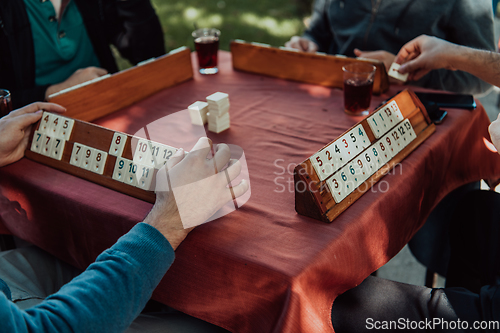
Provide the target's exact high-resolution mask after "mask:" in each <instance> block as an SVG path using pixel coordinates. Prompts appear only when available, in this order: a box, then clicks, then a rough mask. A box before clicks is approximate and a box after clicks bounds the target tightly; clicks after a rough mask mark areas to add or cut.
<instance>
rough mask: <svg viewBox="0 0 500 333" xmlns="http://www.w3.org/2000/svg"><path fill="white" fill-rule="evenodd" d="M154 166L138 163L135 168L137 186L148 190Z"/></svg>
mask: <svg viewBox="0 0 500 333" xmlns="http://www.w3.org/2000/svg"><path fill="white" fill-rule="evenodd" d="M153 172H154V168H151V167H148V166H146V165H139V166H138V168H137V178H138V179H137V187H138V188H141V189H143V190H146V191H149V190H150V188H151V180H152V179H153Z"/></svg>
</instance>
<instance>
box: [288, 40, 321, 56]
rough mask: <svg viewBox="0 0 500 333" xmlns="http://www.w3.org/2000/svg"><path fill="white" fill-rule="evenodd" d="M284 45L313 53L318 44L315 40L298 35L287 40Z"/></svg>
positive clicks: (316, 49)
mask: <svg viewBox="0 0 500 333" xmlns="http://www.w3.org/2000/svg"><path fill="white" fill-rule="evenodd" d="M285 46H286V47H290V48H292V49H297V50H300V51H303V52H310V53H314V52H316V51H318V45H317V44H316V43H315V42H313V41H311V40H309V39H307V38H304V37H299V36H293V37H292V38H291V39H290V40H289V41H288V42H286V43H285Z"/></svg>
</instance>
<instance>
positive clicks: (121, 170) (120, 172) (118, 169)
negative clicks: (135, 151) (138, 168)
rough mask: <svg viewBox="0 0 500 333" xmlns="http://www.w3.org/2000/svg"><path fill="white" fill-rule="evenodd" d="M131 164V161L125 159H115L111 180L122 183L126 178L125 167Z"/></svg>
mask: <svg viewBox="0 0 500 333" xmlns="http://www.w3.org/2000/svg"><path fill="white" fill-rule="evenodd" d="M131 162H132V161H130V160H127V159H126V158H121V157H118V158H117V159H116V163H115V168H114V169H113V176H112V178H113V179H114V180H117V181H119V182H122V183H124V182H125V180H126V179H125V177H126V176H127V167H128V164H129V163H131Z"/></svg>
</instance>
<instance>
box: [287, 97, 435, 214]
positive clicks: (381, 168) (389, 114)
mask: <svg viewBox="0 0 500 333" xmlns="http://www.w3.org/2000/svg"><path fill="white" fill-rule="evenodd" d="M434 131H435V125H434V123H432V122H431V120H430V118H429V115H428V114H427V111H426V110H425V108H424V106H423V104H422V103H421V102H420V100H419V99H418V98H417V97H416V95H415V94H414V93H413V92H412V91H410V90H405V91H403V92H401V93H399V94H398V95H396V96H395V97H394V98H392V99H391V100H390V101H389V102H387V103H386V104H384V105H383V106H381V107H380V108H378V109H377V110H375V112H374V113H372V114H371V115H370V116H368V117H367V118H365V119H363V120H362V121H360V122H359V123H357V124H356V125H354V126H353V127H351V128H350V129H349V130H347V131H346V132H344V133H343V134H342V135H341V136H340V137H339V138H337V139H335V140H334V141H332V142H330V143H328V144H327V145H326V146H324V147H323V148H322V149H320V150H319V151H318V152H316V153H315V154H314V155H313V156H311V157H310V158H308V159H307V160H305V161H304V162H302V163H300V164H299V165H297V166H296V167H295V170H294V182H295V210H296V211H297V212H298V213H299V214H302V215H305V216H309V217H312V218H315V219H317V220H321V221H324V222H332V221H333V220H334V219H335V218H336V217H337V216H339V215H340V214H341V213H342V212H343V211H344V210H346V209H347V208H348V207H349V206H350V205H352V204H353V203H354V202H355V201H356V200H357V199H358V198H359V197H361V195H363V194H364V193H365V192H366V191H368V190H370V188H371V187H372V186H373V185H374V184H376V183H377V182H378V181H379V180H380V179H381V178H382V177H383V176H384V175H385V174H386V173H387V172H389V171H390V170H391V169H392V168H393V167H394V166H395V165H396V164H398V163H400V162H401V161H402V160H403V159H404V158H405V157H406V156H408V155H409V154H410V153H411V152H412V151H413V150H415V149H416V148H417V147H418V146H419V145H420V144H421V143H422V142H423V141H424V140H425V139H427V138H428V137H429V136H430V135H431V134H432V133H434Z"/></svg>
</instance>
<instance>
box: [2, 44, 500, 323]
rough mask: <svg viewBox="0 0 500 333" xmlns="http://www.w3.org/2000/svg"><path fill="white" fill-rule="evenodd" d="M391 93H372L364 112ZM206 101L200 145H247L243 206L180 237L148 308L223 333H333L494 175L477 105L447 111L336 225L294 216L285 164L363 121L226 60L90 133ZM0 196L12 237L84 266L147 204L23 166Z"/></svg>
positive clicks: (326, 93) (329, 98) (9, 173)
mask: <svg viewBox="0 0 500 333" xmlns="http://www.w3.org/2000/svg"><path fill="white" fill-rule="evenodd" d="M193 60H194V58H193ZM193 63H196V62H195V61H193ZM195 70H196V69H195ZM399 90H401V87H391V89H390V90H389V92H388V93H387V94H385V95H382V96H378V97H374V98H373V101H372V108H374V107H376V106H377V105H378V104H379V103H380V102H381V101H382V100H384V99H386V98H388V97H390V96H391V95H393V94H395V93H396V92H397V91H399ZM215 91H223V92H227V93H229V96H230V101H231V110H230V113H231V128H230V130H228V131H225V132H223V133H221V134H213V133H210V137H211V138H212V140H213V141H214V142H228V143H232V144H236V145H239V146H241V147H242V148H243V149H244V151H245V155H246V158H247V163H248V168H249V172H250V182H251V191H252V194H251V198H250V200H249V201H248V202H247V203H246V204H245V205H244V206H243V207H242V208H240V209H239V210H238V211H236V212H234V213H232V214H230V215H227V216H225V217H223V218H221V219H219V220H217V221H215V222H211V223H208V224H205V225H202V226H200V227H198V228H196V229H195V230H194V231H192V232H191V233H190V235H189V236H188V237H187V239H186V240H185V241H184V242H183V243H182V244H181V246H180V247H179V248H178V250H177V252H176V260H175V262H174V264H173V266H172V267H171V269H170V270H169V271H168V273H167V274H166V275H165V277H164V279H163V280H162V282H161V283H160V285H159V286H158V288H157V289H156V291H155V292H154V295H153V298H154V299H156V300H158V301H160V302H163V303H165V304H167V305H169V306H171V307H173V308H176V309H178V310H180V311H183V312H185V313H187V314H189V315H192V316H195V317H198V318H200V319H203V320H205V321H208V322H211V323H214V324H216V325H219V326H222V327H225V328H227V329H229V330H231V331H233V332H311V333H312V332H315V333H316V332H333V328H332V326H331V321H330V311H331V306H332V303H333V301H334V299H335V298H336V296H337V295H339V294H340V293H342V292H344V291H346V290H347V289H350V288H352V287H354V286H356V285H358V284H360V283H361V282H362V281H363V280H364V279H365V278H366V277H367V276H368V275H369V274H370V273H372V272H373V271H374V270H376V269H378V268H379V267H380V266H382V265H383V264H385V263H386V262H387V261H388V260H389V259H390V258H392V257H393V256H394V255H395V254H396V253H397V252H399V250H401V248H402V247H403V246H404V245H405V244H406V243H407V242H408V240H409V239H410V238H411V237H412V235H413V234H414V233H415V232H416V231H417V230H418V228H419V227H420V226H421V225H422V224H423V223H424V221H425V219H426V217H427V215H428V214H429V212H430V211H431V210H432V208H433V207H434V206H435V205H436V204H437V203H438V202H439V200H441V199H442V198H443V197H444V196H445V195H446V194H447V193H449V192H450V191H451V190H453V189H455V188H456V187H458V186H460V185H462V184H465V183H468V182H472V181H477V180H479V179H489V178H494V177H497V178H498V176H500V156H499V155H498V154H496V153H493V152H491V151H489V150H488V149H486V147H485V145H484V142H483V138H489V135H488V131H487V127H488V124H489V120H488V117H487V116H486V113H485V112H484V109H483V108H482V106H480V105H479V106H478V108H477V109H476V110H474V111H472V112H471V111H467V110H449V111H448V117H447V119H446V120H445V121H444V123H443V124H442V125H439V126H437V130H436V132H435V133H434V134H433V135H432V136H431V137H430V138H429V139H428V140H426V141H425V142H424V143H423V144H422V145H421V146H420V147H419V148H417V149H416V150H415V151H414V152H413V153H412V154H411V155H410V156H409V157H407V158H406V159H405V160H404V161H403V162H402V163H401V165H400V166H397V167H396V169H394V170H395V172H391V173H390V174H389V175H387V176H385V177H384V178H383V179H382V180H381V182H379V185H377V186H376V187H375V188H374V189H373V190H372V191H369V192H368V193H366V194H365V195H363V196H362V197H361V198H360V199H359V200H358V201H357V202H356V203H355V204H354V205H352V206H351V207H350V208H349V209H347V210H346V211H345V212H344V213H342V214H341V215H340V216H339V217H338V218H337V219H336V220H335V221H334V222H333V223H331V224H326V223H323V222H319V221H316V220H313V219H310V218H306V217H303V216H300V215H298V214H297V213H296V212H295V210H294V192H293V175H292V170H293V167H294V166H295V165H296V164H297V163H299V162H302V161H303V160H305V159H306V158H308V157H309V156H311V155H312V154H313V153H314V152H316V151H317V150H318V149H320V148H321V147H322V146H323V145H325V144H326V143H328V142H329V141H331V140H333V139H335V138H336V137H337V136H339V135H340V134H341V133H342V132H343V131H345V130H346V129H347V128H349V127H351V126H352V125H354V124H355V123H356V122H358V121H359V120H360V119H359V118H356V117H352V116H348V115H346V114H344V113H343V111H342V110H343V106H342V101H343V100H342V92H341V91H339V90H332V89H329V88H324V87H319V86H313V85H309V84H301V83H296V82H289V81H284V80H279V79H274V78H268V77H263V76H258V75H252V74H246V73H241V72H235V71H233V69H232V67H231V56H230V54H229V53H227V52H221V53H220V73H219V74H217V75H214V76H201V75H199V74H197V73H196V74H195V78H194V80H191V81H188V82H185V83H183V84H181V85H179V86H177V87H173V88H170V89H167V90H165V91H162V92H160V93H158V94H156V95H154V96H152V97H150V98H148V99H146V100H144V101H142V102H140V103H137V104H136V105H134V106H131V107H129V108H126V109H124V110H121V111H119V112H117V113H115V114H112V115H109V116H107V117H105V118H102V119H99V120H98V121H96V123H98V124H99V125H102V126H105V127H108V128H110V129H113V130H120V131H124V132H127V133H135V132H136V131H137V130H138V129H140V128H142V127H143V126H144V125H146V124H148V123H150V122H152V121H154V120H155V119H157V118H159V117H162V116H164V115H166V114H169V113H172V112H176V111H178V110H182V109H185V108H186V107H187V106H188V105H190V104H191V103H193V102H195V101H196V100H203V99H204V98H205V97H206V96H208V95H209V94H211V93H213V92H215ZM0 190H1V193H2V195H0V220H2V221H3V223H4V225H5V227H6V228H7V229H8V230H9V231H10V232H12V233H13V234H14V235H17V236H19V237H20V238H23V239H25V240H28V241H30V242H32V243H34V244H36V245H37V246H39V247H41V248H43V249H45V250H46V251H48V252H50V253H52V254H54V255H55V256H57V257H59V258H60V259H62V260H64V261H67V262H69V263H71V264H73V265H75V266H77V267H79V268H81V269H84V268H85V267H86V266H87V265H89V264H90V263H91V262H92V261H93V260H94V259H95V258H96V257H97V255H98V254H99V253H100V252H101V251H103V250H104V249H105V248H107V247H109V246H111V245H112V244H113V243H114V242H115V241H116V240H117V239H118V238H119V237H120V236H121V235H122V234H124V233H126V232H127V231H128V230H129V229H130V228H131V227H132V226H133V225H134V224H135V223H137V222H139V221H141V220H142V219H143V218H144V216H145V215H146V214H147V212H148V211H149V209H150V208H151V204H149V203H146V202H143V201H140V200H137V199H134V198H131V197H128V196H126V195H123V194H120V193H117V192H115V191H113V190H110V189H107V188H103V187H101V186H99V185H96V184H93V183H90V182H87V181H85V180H82V179H79V178H76V177H74V176H71V175H68V174H65V173H62V172H59V171H57V170H54V169H51V168H49V167H46V166H44V165H39V164H37V163H35V162H33V161H30V160H27V159H22V160H21V161H19V162H17V163H15V164H12V165H10V166H7V167H4V168H2V169H0Z"/></svg>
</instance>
